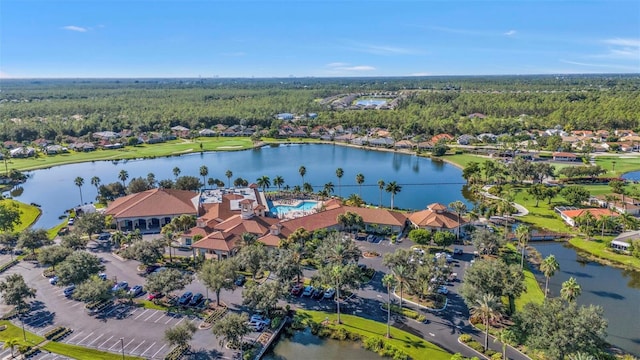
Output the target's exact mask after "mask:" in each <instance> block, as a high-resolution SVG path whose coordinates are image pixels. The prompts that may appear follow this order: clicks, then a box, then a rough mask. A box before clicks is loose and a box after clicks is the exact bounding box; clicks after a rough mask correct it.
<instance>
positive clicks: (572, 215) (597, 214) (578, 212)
mask: <svg viewBox="0 0 640 360" xmlns="http://www.w3.org/2000/svg"><path fill="white" fill-rule="evenodd" d="M586 213H591V215H593V217H594V218H596V220H597V219H599V218H601V217H603V216H620V214H618V213H617V212H615V211H611V210H609V209H594V208H589V209H574V210H564V211H561V212H560V217H561V218H562V220H564V222H566V223H567V224H569V226H576V218H578V217H580V216H583V215H584V214H586Z"/></svg>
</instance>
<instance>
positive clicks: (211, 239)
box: [191, 231, 237, 252]
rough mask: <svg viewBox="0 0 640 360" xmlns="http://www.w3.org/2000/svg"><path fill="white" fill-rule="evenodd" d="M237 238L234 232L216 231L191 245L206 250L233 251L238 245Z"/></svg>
mask: <svg viewBox="0 0 640 360" xmlns="http://www.w3.org/2000/svg"><path fill="white" fill-rule="evenodd" d="M236 242H237V238H236V237H235V236H234V235H233V234H224V233H222V232H220V231H216V232H214V233H211V234H209V235H207V236H206V237H204V238H202V239H200V240H198V241H197V242H195V243H194V244H193V245H191V247H193V248H196V249H204V250H219V251H227V252H229V251H231V250H232V249H234V248H236V247H237V244H236Z"/></svg>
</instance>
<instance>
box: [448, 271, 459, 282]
mask: <svg viewBox="0 0 640 360" xmlns="http://www.w3.org/2000/svg"><path fill="white" fill-rule="evenodd" d="M457 279H458V274H457V273H451V274H449V278H448V279H447V280H449V282H454V281H456V280H457Z"/></svg>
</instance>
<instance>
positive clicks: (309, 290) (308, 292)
mask: <svg viewBox="0 0 640 360" xmlns="http://www.w3.org/2000/svg"><path fill="white" fill-rule="evenodd" d="M312 294H313V286H311V285H307V286H305V288H304V291H302V296H311V295H312Z"/></svg>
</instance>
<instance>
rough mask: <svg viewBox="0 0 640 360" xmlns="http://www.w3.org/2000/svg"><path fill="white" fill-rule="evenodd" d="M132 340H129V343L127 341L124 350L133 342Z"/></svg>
mask: <svg viewBox="0 0 640 360" xmlns="http://www.w3.org/2000/svg"><path fill="white" fill-rule="evenodd" d="M133 340H135V338H133V339H131V341H129V342H128V343H127V345H125V346H124V348H125V349H126V348H127V346H129V345H130V344H131V343H132V342H133Z"/></svg>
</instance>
